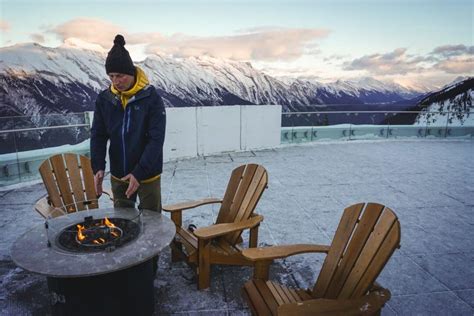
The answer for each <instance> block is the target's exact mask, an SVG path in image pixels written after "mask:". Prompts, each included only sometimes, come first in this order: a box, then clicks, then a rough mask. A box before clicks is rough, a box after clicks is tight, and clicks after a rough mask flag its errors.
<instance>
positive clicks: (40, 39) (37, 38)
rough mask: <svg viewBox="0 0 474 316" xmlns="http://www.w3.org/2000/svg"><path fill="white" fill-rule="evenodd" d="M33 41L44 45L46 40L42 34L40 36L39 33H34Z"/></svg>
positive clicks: (32, 35)
mask: <svg viewBox="0 0 474 316" xmlns="http://www.w3.org/2000/svg"><path fill="white" fill-rule="evenodd" d="M30 37H31V39H32V40H33V41H35V42H36V43H40V44H41V43H44V42H45V38H44V36H43V35H42V34H38V33H34V34H31V35H30Z"/></svg>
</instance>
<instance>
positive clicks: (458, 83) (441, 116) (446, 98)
mask: <svg viewBox="0 0 474 316" xmlns="http://www.w3.org/2000/svg"><path fill="white" fill-rule="evenodd" d="M473 100H474V78H473V77H471V78H467V79H464V80H463V78H457V79H456V80H454V81H453V82H452V83H451V84H450V85H447V86H445V87H444V88H443V89H441V90H440V91H437V92H434V93H432V94H429V95H428V96H426V97H425V98H423V99H422V100H421V101H420V102H419V103H418V105H417V106H418V107H420V108H421V109H422V111H423V113H421V114H420V115H419V116H418V117H417V120H416V123H417V124H421V125H426V124H429V125H442V126H446V124H449V125H474V106H473ZM439 112H443V113H439ZM447 112H449V114H448V113H447Z"/></svg>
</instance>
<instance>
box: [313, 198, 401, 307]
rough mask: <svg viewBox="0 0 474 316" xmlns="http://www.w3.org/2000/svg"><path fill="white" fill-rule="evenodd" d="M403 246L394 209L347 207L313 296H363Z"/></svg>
mask: <svg viewBox="0 0 474 316" xmlns="http://www.w3.org/2000/svg"><path fill="white" fill-rule="evenodd" d="M399 245H400V223H399V221H398V218H397V216H396V215H395V213H394V212H393V211H392V210H391V209H389V208H388V207H385V206H384V205H381V204H377V203H367V204H365V203H359V204H355V205H351V206H349V207H347V208H346V209H345V210H344V214H343V215H342V218H341V221H340V223H339V226H338V228H337V230H336V234H335V236H334V239H333V241H332V244H331V248H330V250H329V253H328V255H327V257H326V260H325V261H324V263H323V267H322V269H321V272H320V274H319V278H318V280H317V281H316V284H315V286H314V288H313V291H312V296H313V297H314V298H326V299H349V298H358V297H361V296H362V295H364V294H365V293H367V291H368V290H369V289H370V287H371V286H372V285H373V283H374V282H375V279H376V278H377V277H378V275H379V274H380V272H381V271H382V269H383V267H384V266H385V264H386V263H387V261H388V259H390V257H391V255H392V254H393V252H394V251H395V249H396V248H397V247H399Z"/></svg>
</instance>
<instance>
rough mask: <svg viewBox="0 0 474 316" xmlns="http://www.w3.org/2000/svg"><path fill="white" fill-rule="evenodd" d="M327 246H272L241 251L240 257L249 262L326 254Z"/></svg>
mask: <svg viewBox="0 0 474 316" xmlns="http://www.w3.org/2000/svg"><path fill="white" fill-rule="evenodd" d="M328 251H329V246H325V245H311V244H294V245H284V246H273V247H264V248H249V249H244V250H243V251H242V255H243V256H244V257H246V258H247V259H249V260H251V261H258V260H273V259H279V258H286V257H289V256H293V255H297V254H300V253H309V252H323V253H328Z"/></svg>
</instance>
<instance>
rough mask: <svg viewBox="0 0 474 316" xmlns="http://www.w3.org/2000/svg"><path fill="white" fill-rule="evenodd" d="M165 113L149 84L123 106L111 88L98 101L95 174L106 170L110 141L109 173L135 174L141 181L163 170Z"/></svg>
mask: <svg viewBox="0 0 474 316" xmlns="http://www.w3.org/2000/svg"><path fill="white" fill-rule="evenodd" d="M165 127H166V112H165V107H164V105H163V100H162V99H161V97H160V96H159V95H158V93H157V92H156V89H155V88H154V87H153V86H151V85H149V86H146V87H145V88H143V89H142V90H140V91H138V92H137V94H135V95H134V96H133V97H131V98H130V99H129V100H128V103H127V106H126V107H125V109H123V107H122V104H121V101H120V98H119V96H117V95H115V94H113V93H112V92H111V91H110V89H107V90H104V91H102V92H101V93H100V94H99V95H98V97H97V100H96V104H95V111H94V120H93V122H92V128H91V161H92V169H93V171H94V174H95V173H96V172H97V171H99V170H105V153H106V148H107V140H110V147H109V158H110V172H111V174H112V175H113V176H115V177H117V178H121V177H124V176H126V175H127V174H129V173H132V174H133V176H134V177H135V178H137V180H139V181H142V180H146V179H149V178H152V177H155V176H157V175H159V174H161V173H162V171H163V143H164V140H165Z"/></svg>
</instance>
